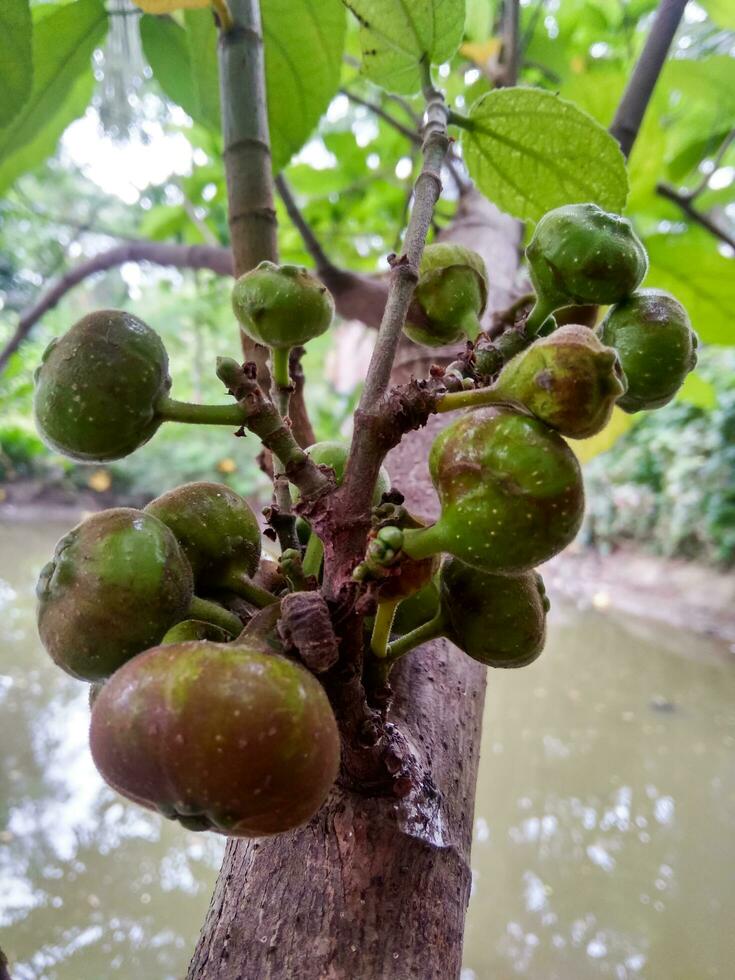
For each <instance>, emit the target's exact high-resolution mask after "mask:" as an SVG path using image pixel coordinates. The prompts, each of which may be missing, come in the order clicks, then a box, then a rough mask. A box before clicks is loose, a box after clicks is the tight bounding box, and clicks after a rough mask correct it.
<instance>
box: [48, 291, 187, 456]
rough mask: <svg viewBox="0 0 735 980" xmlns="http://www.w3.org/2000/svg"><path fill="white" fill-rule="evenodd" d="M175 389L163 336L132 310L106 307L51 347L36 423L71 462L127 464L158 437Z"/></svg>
mask: <svg viewBox="0 0 735 980" xmlns="http://www.w3.org/2000/svg"><path fill="white" fill-rule="evenodd" d="M170 387H171V379H170V377H169V374H168V357H167V355H166V351H165V349H164V346H163V344H162V342H161V339H160V338H159V336H158V334H157V333H155V331H153V330H151V328H150V327H148V326H146V324H145V323H143V322H142V320H138V319H137V318H136V317H134V316H131V315H130V314H129V313H124V312H122V311H120V310H99V311H98V312H96V313H90V314H88V315H87V316H85V317H83V318H82V319H81V320H79V322H78V323H76V324H74V326H73V327H72V328H71V330H69V331H68V333H66V334H64V336H63V337H60V338H58V339H57V340H52V341H51V343H50V344H49V346H48V347H47V348H46V351H45V352H44V354H43V358H42V360H41V365H40V367H38V368H37V370H36V373H35V395H34V412H35V417H36V425H37V426H38V431H39V433H40V434H41V437H42V438H43V440H44V442H45V443H46V444H47V445H48V446H50V447H51V448H52V449H54V450H57V451H58V452H61V453H63V454H64V455H65V456H70V457H71V458H72V459H77V460H82V461H84V462H106V461H108V460H113V459H120V458H122V457H123V456H127V455H129V454H130V453H132V452H134V451H135V450H136V449H137V448H138V447H139V446H142V445H143V444H144V443H146V442H148V440H149V439H150V438H151V436H152V435H153V434H154V433H155V431H156V429H157V428H158V426H159V425H160V423H161V421H162V418H161V416H160V415H159V414H158V411H157V405H158V404H159V402H160V401H161V400H162V399H164V398H165V397H166V396H167V394H168V391H169V389H170Z"/></svg>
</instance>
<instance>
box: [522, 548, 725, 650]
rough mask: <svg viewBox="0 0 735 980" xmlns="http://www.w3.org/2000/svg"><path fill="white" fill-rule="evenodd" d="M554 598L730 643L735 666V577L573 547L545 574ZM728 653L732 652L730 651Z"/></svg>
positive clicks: (691, 565)
mask: <svg viewBox="0 0 735 980" xmlns="http://www.w3.org/2000/svg"><path fill="white" fill-rule="evenodd" d="M541 571H542V573H543V576H544V581H545V582H546V587H547V589H548V591H549V593H550V595H551V597H552V600H553V597H554V594H557V595H561V596H563V597H564V598H566V599H568V600H570V601H572V602H574V603H576V604H578V605H580V606H581V607H585V606H587V607H589V606H592V607H594V608H596V609H599V610H601V611H603V610H608V609H609V610H611V611H614V612H620V613H628V614H630V615H632V616H636V617H641V618H642V619H647V620H651V621H654V622H661V623H666V624H667V625H669V626H672V627H674V628H675V629H681V630H686V631H693V632H695V633H699V634H701V635H704V636H709V637H711V638H713V639H717V640H724V641H725V642H726V643H729V644H730V651H729V655H730V656H731V658H732V661H733V662H734V663H735V574H734V573H733V572H732V571H729V572H722V571H716V570H714V569H712V568H707V567H705V566H703V565H697V564H694V563H692V562H686V561H676V560H672V559H666V558H659V557H657V556H653V555H645V554H641V553H640V552H635V551H632V550H630V549H627V548H625V549H622V548H621V549H620V550H618V551H615V552H613V553H612V554H609V555H601V554H599V553H597V552H595V551H591V550H589V549H585V548H581V547H580V548H575V547H572V548H568V549H567V550H566V551H565V552H564V553H563V554H562V555H559V556H558V557H557V558H554V559H553V560H552V561H550V562H548V563H547V564H546V565H544V566H543V568H542V569H541ZM725 652H726V653H727V651H725Z"/></svg>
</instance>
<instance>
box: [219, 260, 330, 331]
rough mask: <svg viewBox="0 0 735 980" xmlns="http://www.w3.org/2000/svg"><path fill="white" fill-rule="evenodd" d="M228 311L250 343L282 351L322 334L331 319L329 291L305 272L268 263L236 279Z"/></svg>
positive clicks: (295, 267)
mask: <svg viewBox="0 0 735 980" xmlns="http://www.w3.org/2000/svg"><path fill="white" fill-rule="evenodd" d="M232 308H233V309H234V311H235V316H236V317H237V319H238V320H239V321H240V325H241V327H242V329H243V330H244V331H245V333H246V334H247V335H248V336H249V337H250V338H251V339H252V340H255V341H257V343H259V344H265V345H266V346H267V347H274V348H280V349H282V350H288V349H290V348H291V347H297V346H299V345H300V344H305V343H307V341H309V340H313V339H314V337H318V336H319V335H320V334H323V333H324V331H325V330H326V329H327V328H328V327H329V325H330V323H331V322H332V317H333V316H334V300H333V299H332V296H331V294H330V292H329V290H328V289H327V287H326V286H324V285H323V284H322V283H321V282H319V280H318V279H317V278H316V277H315V276H312V275H311V273H310V272H309V271H308V270H307V269H304V268H302V267H301V266H296V265H281V266H278V265H274V264H273V263H272V262H261V263H260V265H259V266H257V268H255V269H252V270H251V271H250V272H246V273H245V275H244V276H240V278H239V279H238V280H237V282H236V283H235V287H234V289H233V291H232Z"/></svg>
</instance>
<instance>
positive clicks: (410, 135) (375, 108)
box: [340, 88, 421, 146]
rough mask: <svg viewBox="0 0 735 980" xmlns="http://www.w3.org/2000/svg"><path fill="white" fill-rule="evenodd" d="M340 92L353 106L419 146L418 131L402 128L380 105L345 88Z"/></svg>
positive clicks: (419, 137) (406, 127) (419, 136)
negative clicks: (358, 107) (370, 113)
mask: <svg viewBox="0 0 735 980" xmlns="http://www.w3.org/2000/svg"><path fill="white" fill-rule="evenodd" d="M340 92H341V93H342V95H346V96H347V98H348V99H349V100H350V102H354V104H355V105H359V106H362V107H363V108H364V109H369V110H370V112H372V113H373V114H374V115H376V116H380V118H381V119H382V120H384V121H385V122H387V123H388V125H389V126H392V127H393V129H395V130H396V132H398V133H401V135H402V136H405V137H406V139H407V140H410V141H411V142H412V143H416V144H417V145H419V146H420V145H421V135H420V134H419V132H418V130H416V129H410V128H409V127H408V126H404V125H403V123H402V122H400V120H398V119H396V117H395V116H392V115H391V114H390V112H386V110H385V109H384V108H383V107H382V105H379V104H378V103H377V102H371V101H370V100H369V99H363V97H362V96H361V95H355V93H354V92H350V90H349V89H346V88H343V89H340Z"/></svg>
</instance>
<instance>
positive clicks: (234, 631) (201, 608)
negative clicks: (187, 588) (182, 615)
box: [187, 596, 242, 636]
mask: <svg viewBox="0 0 735 980" xmlns="http://www.w3.org/2000/svg"><path fill="white" fill-rule="evenodd" d="M187 619H201V620H203V621H204V622H205V623H212V624H213V625H214V626H219V627H221V629H223V630H226V631H227V632H228V633H229V634H230V635H231V636H237V635H238V634H239V633H240V632H241V631H242V622H241V621H240V619H239V618H238V617H237V616H236V615H235V614H234V613H231V612H230V611H229V609H225V608H224V607H223V606H218V605H217V603H216V602H210V601H209V599H200V598H199V596H194V598H193V599H192V600H191V605H190V606H189V612H188V614H187Z"/></svg>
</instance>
